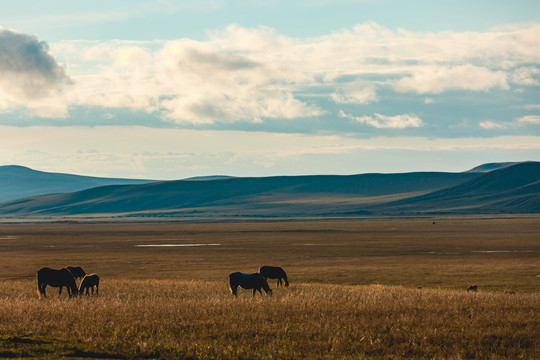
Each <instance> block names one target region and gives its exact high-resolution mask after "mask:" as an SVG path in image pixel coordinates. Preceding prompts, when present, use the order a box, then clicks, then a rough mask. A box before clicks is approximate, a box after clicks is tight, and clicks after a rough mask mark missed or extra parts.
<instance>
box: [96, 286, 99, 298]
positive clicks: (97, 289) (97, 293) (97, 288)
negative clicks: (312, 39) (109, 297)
mask: <svg viewBox="0 0 540 360" xmlns="http://www.w3.org/2000/svg"><path fill="white" fill-rule="evenodd" d="M96 295H99V284H96Z"/></svg>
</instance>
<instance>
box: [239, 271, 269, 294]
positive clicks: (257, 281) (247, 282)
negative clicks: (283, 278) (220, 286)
mask: <svg viewBox="0 0 540 360" xmlns="http://www.w3.org/2000/svg"><path fill="white" fill-rule="evenodd" d="M238 286H241V287H243V288H244V289H253V296H255V292H256V291H258V292H259V294H261V296H262V292H261V288H263V289H264V291H265V292H266V295H268V296H272V289H270V286H268V283H267V282H266V280H265V279H264V278H263V277H262V276H261V274H259V273H255V274H245V273H241V272H234V273H232V274H230V275H229V288H230V289H231V293H232V294H233V295H234V296H237V293H236V290H237V289H238Z"/></svg>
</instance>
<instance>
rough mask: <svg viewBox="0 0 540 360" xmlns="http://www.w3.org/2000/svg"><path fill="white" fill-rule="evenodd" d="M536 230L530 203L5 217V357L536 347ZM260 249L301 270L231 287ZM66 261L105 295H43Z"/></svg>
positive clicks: (342, 354)
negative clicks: (389, 210) (252, 217)
mask: <svg viewBox="0 0 540 360" xmlns="http://www.w3.org/2000/svg"><path fill="white" fill-rule="evenodd" d="M539 234H540V220H539V219H538V218H535V217H530V218H500V219H400V220H395V219H393V220H387V219H380V220H344V221H276V222H228V223H202V222H201V223H181V222H179V223H60V222H58V223H35V224H0V254H1V257H2V261H1V262H0V271H1V272H0V357H5V358H9V357H28V358H32V357H39V358H47V357H48V358H59V357H65V358H77V357H78V358H180V359H182V358H193V359H203V358H217V359H262V358H285V359H294V358H343V359H349V358H351V359H352V358H354V359H357V358H360V359H361V358H368V359H371V358H373V359H389V358H390V359H408V358H418V359H431V358H439V359H449V358H451V359H481V358H486V359H509V358H512V359H513V358H525V359H535V358H539V357H540V317H539V315H538V314H539V313H540V277H539V275H540V241H539V240H538V239H539ZM140 245H184V246H157V247H153V246H143V247H141V246H140ZM186 245H187V246H186ZM264 264H267V265H280V266H283V267H284V268H285V270H286V271H287V273H288V275H289V278H290V279H289V280H290V282H291V286H290V287H289V288H288V289H281V288H279V289H275V283H273V282H270V285H271V287H272V288H274V296H273V297H271V298H269V297H266V296H265V297H261V296H256V297H255V298H253V297H252V296H251V294H250V292H248V291H246V290H240V294H239V297H238V298H234V297H233V296H232V295H231V294H230V292H229V290H228V287H227V275H228V274H229V273H230V272H232V271H243V272H255V271H256V270H257V268H258V267H259V266H261V265H264ZM67 265H80V266H82V267H83V268H84V269H85V270H86V271H87V272H88V273H90V272H97V273H98V274H99V275H100V276H101V286H100V295H99V296H94V297H82V298H73V299H70V300H68V299H67V295H66V294H65V291H64V293H63V294H62V296H58V292H57V291H56V289H54V288H47V290H48V297H47V299H42V300H39V299H38V297H37V294H36V283H35V279H34V277H35V272H36V270H37V269H39V268H41V267H43V266H49V267H52V268H60V267H63V266H67ZM470 284H476V285H478V287H479V291H478V292H477V293H468V292H467V291H465V289H466V287H467V286H468V285H470ZM419 287H420V288H419Z"/></svg>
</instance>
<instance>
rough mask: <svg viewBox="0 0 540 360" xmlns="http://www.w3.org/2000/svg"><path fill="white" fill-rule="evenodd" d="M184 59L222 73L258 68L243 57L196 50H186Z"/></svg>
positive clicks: (256, 64)
mask: <svg viewBox="0 0 540 360" xmlns="http://www.w3.org/2000/svg"><path fill="white" fill-rule="evenodd" d="M185 59H186V60H187V61H188V62H189V63H195V64H198V66H209V67H212V68H214V69H216V70H217V69H220V70H223V71H240V70H247V69H253V68H256V67H258V66H260V64H258V63H257V62H255V61H252V60H250V59H247V58H245V57H241V56H238V55H233V54H228V53H226V52H218V51H209V50H202V49H197V48H190V49H186V54H185Z"/></svg>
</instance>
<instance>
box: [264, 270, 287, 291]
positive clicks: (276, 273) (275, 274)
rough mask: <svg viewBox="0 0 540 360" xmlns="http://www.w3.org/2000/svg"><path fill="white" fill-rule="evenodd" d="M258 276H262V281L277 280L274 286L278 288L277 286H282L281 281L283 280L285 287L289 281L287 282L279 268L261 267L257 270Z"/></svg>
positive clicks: (285, 276) (283, 272)
mask: <svg viewBox="0 0 540 360" xmlns="http://www.w3.org/2000/svg"><path fill="white" fill-rule="evenodd" d="M259 274H261V275H262V277H263V278H264V280H266V279H278V280H277V285H276V286H279V285H281V286H283V283H282V282H281V279H283V280H285V287H288V286H289V281H288V280H287V274H286V273H285V270H283V269H282V268H280V267H279V266H261V267H260V268H259Z"/></svg>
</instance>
